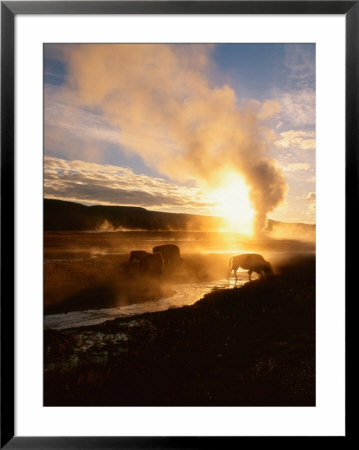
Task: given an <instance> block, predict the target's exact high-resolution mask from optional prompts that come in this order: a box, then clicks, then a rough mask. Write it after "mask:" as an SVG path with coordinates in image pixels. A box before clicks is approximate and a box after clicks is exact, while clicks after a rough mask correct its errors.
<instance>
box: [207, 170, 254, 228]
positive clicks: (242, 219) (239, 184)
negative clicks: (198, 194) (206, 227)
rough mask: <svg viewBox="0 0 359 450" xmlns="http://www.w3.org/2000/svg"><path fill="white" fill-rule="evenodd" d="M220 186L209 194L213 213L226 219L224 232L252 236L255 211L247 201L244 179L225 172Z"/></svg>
mask: <svg viewBox="0 0 359 450" xmlns="http://www.w3.org/2000/svg"><path fill="white" fill-rule="evenodd" d="M223 178H224V180H225V181H224V182H223V183H222V184H221V186H220V187H219V188H218V189H216V190H213V191H212V192H211V193H210V197H211V199H212V200H213V202H214V203H215V205H216V206H215V213H216V214H218V215H220V216H222V217H224V218H225V219H226V222H227V223H226V230H225V231H232V232H237V233H243V234H253V224H254V216H255V211H254V209H253V207H252V205H251V202H250V199H249V189H248V186H247V185H246V183H245V181H244V179H243V178H242V177H241V175H239V174H238V173H235V172H227V173H226V174H225V176H224V177H223Z"/></svg>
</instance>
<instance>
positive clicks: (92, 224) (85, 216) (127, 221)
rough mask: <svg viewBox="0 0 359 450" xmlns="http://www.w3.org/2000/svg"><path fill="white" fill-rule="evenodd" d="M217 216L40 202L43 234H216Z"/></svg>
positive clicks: (218, 225)
mask: <svg viewBox="0 0 359 450" xmlns="http://www.w3.org/2000/svg"><path fill="white" fill-rule="evenodd" d="M223 224H224V220H223V219H222V218H221V217H212V216H199V215H194V214H176V213H166V212H159V211H149V210H147V209H145V208H139V207H135V206H103V205H96V206H85V205H81V204H80V203H74V202H67V201H63V200H52V199H44V230H45V231H93V230H99V231H113V230H116V229H119V230H121V229H126V230H148V231H154V230H158V231H170V230H173V231H217V230H218V229H220V228H221V226H223Z"/></svg>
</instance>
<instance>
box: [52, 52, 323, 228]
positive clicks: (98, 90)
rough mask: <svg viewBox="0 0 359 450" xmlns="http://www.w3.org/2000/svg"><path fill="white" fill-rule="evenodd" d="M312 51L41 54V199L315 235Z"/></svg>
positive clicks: (313, 70) (313, 74)
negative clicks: (281, 226)
mask: <svg viewBox="0 0 359 450" xmlns="http://www.w3.org/2000/svg"><path fill="white" fill-rule="evenodd" d="M315 145H316V144H315V45H314V44H218V45H213V44H172V45H169V44H154V45H150V44H129V45H124V44H111V45H110V44H46V45H45V46H44V147H45V148H44V195H45V197H46V198H57V199H62V200H69V201H76V202H79V203H83V204H86V205H91V204H104V205H132V206H142V207H144V208H147V209H150V210H156V211H167V212H185V213H193V214H206V215H223V214H226V213H228V212H231V214H233V211H234V210H236V211H238V214H239V215H242V216H243V217H250V216H251V214H252V215H253V221H254V223H255V226H256V227H259V228H261V227H263V225H264V223H265V221H266V219H267V218H270V219H275V220H281V221H288V222H306V223H315Z"/></svg>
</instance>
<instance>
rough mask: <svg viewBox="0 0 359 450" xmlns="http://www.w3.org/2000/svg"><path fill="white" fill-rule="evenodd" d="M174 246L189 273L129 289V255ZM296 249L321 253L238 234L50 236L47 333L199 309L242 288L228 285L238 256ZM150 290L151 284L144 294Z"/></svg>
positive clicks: (47, 241) (268, 255)
mask: <svg viewBox="0 0 359 450" xmlns="http://www.w3.org/2000/svg"><path fill="white" fill-rule="evenodd" d="M167 243H172V244H176V245H178V246H179V247H180V249H181V255H182V258H183V261H184V268H181V269H178V270H175V272H174V273H173V274H169V275H166V274H165V275H164V276H163V277H161V279H160V281H154V283H155V286H154V288H153V289H154V290H153V292H152V291H151V292H150V294H148V293H147V292H146V293H143V292H142V291H138V290H136V289H138V288H139V286H137V285H138V284H141V283H142V280H141V279H139V280H138V279H136V278H135V282H134V285H135V286H133V285H131V284H128V283H129V281H128V279H130V278H131V277H130V276H127V274H126V272H125V275H124V274H123V272H122V275H121V270H123V267H126V264H127V261H128V256H129V252H130V251H131V250H140V249H141V250H145V251H148V252H151V251H152V248H153V247H154V246H156V245H160V244H167ZM293 246H294V247H295V250H296V251H298V250H299V251H304V252H307V251H311V248H312V247H313V245H311V244H308V243H299V242H298V241H296V242H294V241H283V240H281V241H279V240H276V241H274V240H270V241H267V240H263V241H258V240H256V241H250V240H248V239H245V238H244V237H243V236H241V235H237V234H233V233H184V232H166V233H163V232H162V233H161V232H114V233H103V232H102V233H46V234H45V251H44V253H45V258H44V263H45V292H44V299H45V317H44V326H45V328H51V329H66V328H74V327H81V326H87V325H96V324H99V323H102V322H104V321H106V320H112V319H115V318H116V317H124V316H136V315H138V314H142V313H146V312H155V311H163V310H166V309H169V308H176V307H181V306H185V305H192V304H194V303H195V302H196V301H198V300H200V299H201V298H203V296H204V295H205V294H207V293H209V292H211V291H212V290H213V289H223V288H228V287H233V286H234V278H233V277H232V278H231V280H230V285H229V286H228V281H227V278H226V273H227V265H228V260H229V258H230V257H231V256H234V255H236V254H239V253H244V252H253V253H261V254H263V256H264V257H266V258H268V259H270V260H271V261H273V258H274V259H275V257H276V255H277V256H278V255H280V254H282V253H288V252H289V251H292V249H293ZM237 276H238V281H237V286H241V285H242V284H243V283H245V282H247V281H248V275H247V272H246V271H240V270H239V271H238V273H237ZM256 276H257V275H256V274H253V278H256ZM121 277H122V278H121ZM151 282H152V280H150V283H151ZM126 283H127V284H126ZM156 283H157V284H156ZM147 284H148V283H147V282H146V283H145V282H143V285H144V286H140V288H142V287H147ZM129 292H130V293H131V295H129ZM112 297H113V299H114V300H113V301H112V303H109V301H108V298H112ZM59 305H60V307H59ZM61 305H66V306H63V307H62V306H61ZM51 308H53V309H51ZM54 308H55V309H54ZM56 308H57V309H56Z"/></svg>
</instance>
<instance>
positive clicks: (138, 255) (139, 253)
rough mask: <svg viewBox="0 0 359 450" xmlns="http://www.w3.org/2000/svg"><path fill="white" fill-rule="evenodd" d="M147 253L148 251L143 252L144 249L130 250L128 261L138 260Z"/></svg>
mask: <svg viewBox="0 0 359 450" xmlns="http://www.w3.org/2000/svg"><path fill="white" fill-rule="evenodd" d="M148 254H149V253H147V252H145V251H144V250H132V251H131V253H130V259H129V260H128V262H132V261H140V260H141V259H142V258H143V257H144V256H146V255H148Z"/></svg>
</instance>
